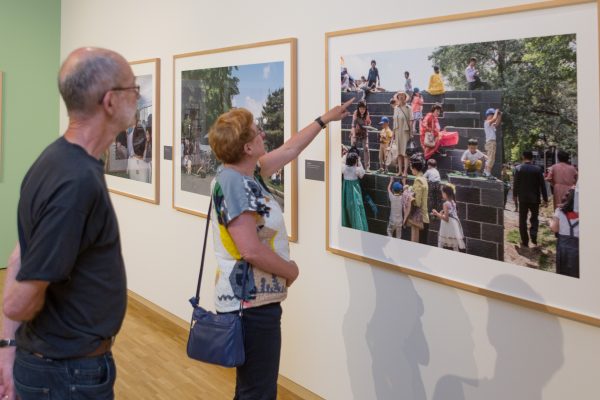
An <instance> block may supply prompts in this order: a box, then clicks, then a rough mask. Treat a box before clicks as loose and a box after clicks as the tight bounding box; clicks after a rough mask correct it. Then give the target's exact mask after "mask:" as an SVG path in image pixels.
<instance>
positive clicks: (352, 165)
mask: <svg viewBox="0 0 600 400" xmlns="http://www.w3.org/2000/svg"><path fill="white" fill-rule="evenodd" d="M342 159H343V160H344V158H342ZM342 175H343V178H344V179H343V181H342V226H345V227H348V228H354V229H358V230H361V231H368V230H369V229H368V226H367V215H366V214H365V206H364V203H363V196H362V190H361V188H360V181H359V180H360V179H361V178H362V177H363V176H364V175H365V169H364V168H363V166H362V164H361V162H360V157H359V156H358V152H357V150H356V148H351V149H350V150H349V151H348V153H347V154H346V156H345V160H344V165H343V166H342Z"/></svg>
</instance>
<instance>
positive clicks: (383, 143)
mask: <svg viewBox="0 0 600 400" xmlns="http://www.w3.org/2000/svg"><path fill="white" fill-rule="evenodd" d="M379 125H382V126H383V127H382V129H381V132H380V133H379V172H387V165H386V163H385V159H386V154H387V152H388V151H389V147H390V144H391V142H392V138H393V137H394V132H392V130H391V129H390V120H389V119H388V117H382V118H381V121H380V122H379Z"/></svg>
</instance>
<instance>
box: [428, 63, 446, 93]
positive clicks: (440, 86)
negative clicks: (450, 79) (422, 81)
mask: <svg viewBox="0 0 600 400" xmlns="http://www.w3.org/2000/svg"><path fill="white" fill-rule="evenodd" d="M427 92H428V93H429V94H431V95H433V96H439V95H442V94H444V93H446V89H445V88H444V80H443V79H442V75H441V74H440V67H438V66H437V65H436V66H434V67H433V74H432V75H431V76H430V77H429V87H428V88H427Z"/></svg>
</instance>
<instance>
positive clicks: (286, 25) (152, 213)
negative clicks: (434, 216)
mask: <svg viewBox="0 0 600 400" xmlns="http://www.w3.org/2000/svg"><path fill="white" fill-rule="evenodd" d="M522 3H525V2H521V1H507V0H479V1H477V2H472V1H454V0H425V1H420V2H411V1H406V0H400V1H399V0H386V1H374V2H365V1H358V0H344V1H315V0H304V1H298V2H288V1H277V0H265V1H262V0H256V1H250V2H242V1H222V2H206V1H198V0H171V1H162V0H146V1H144V2H142V1H136V0H103V1H92V0H62V27H61V59H64V57H65V56H66V55H67V54H68V53H69V52H70V51H71V50H73V49H75V48H77V47H80V46H101V47H106V48H110V49H113V50H116V51H118V52H120V53H121V54H123V55H124V56H125V57H126V58H127V59H128V60H131V61H135V60H142V59H148V58H155V57H158V58H160V59H161V61H162V63H161V104H160V109H161V115H160V117H161V118H160V142H161V143H160V145H161V164H160V205H158V206H156V205H152V204H147V203H144V202H141V201H136V200H133V199H130V198H126V197H122V196H119V195H113V196H112V199H113V202H114V205H115V208H116V211H117V214H118V218H119V224H120V228H121V234H122V242H123V251H124V256H125V261H126V265H127V274H128V283H129V288H130V289H131V290H132V291H134V292H135V293H137V294H139V295H140V296H142V297H144V298H146V299H148V300H149V301H151V302H153V303H155V304H157V305H158V306H160V307H162V308H164V309H165V310H167V311H169V312H171V313H173V314H175V315H177V316H179V317H180V318H182V319H186V320H187V319H188V318H189V316H190V313H191V307H190V305H189V303H188V301H187V299H188V298H189V297H191V296H192V295H193V293H194V290H195V283H196V278H197V271H198V266H199V260H200V253H201V241H202V235H203V229H204V223H205V220H204V219H202V218H199V217H195V216H192V215H188V214H183V213H181V212H178V211H175V210H174V209H173V208H172V203H171V199H172V163H171V161H165V160H162V146H164V145H172V137H173V75H172V73H173V58H172V56H173V55H175V54H180V53H186V52H192V51H199V50H208V49H213V48H220V47H227V46H232V45H238V44H246V43H252V42H259V41H265V40H272V39H280V38H286V37H295V38H297V39H298V121H299V127H302V126H304V125H305V124H308V123H309V122H310V121H312V120H313V119H314V118H315V117H316V116H318V115H320V114H321V113H322V112H323V110H324V107H325V65H324V60H325V46H324V43H325V38H324V34H325V32H329V31H336V30H341V29H348V28H354V27H360V26H365V25H374V24H380V23H387V22H395V21H401V20H410V19H416V18H423V17H434V16H441V15H446V14H450V13H460V12H468V11H477V10H482V9H489V8H498V7H505V6H511V5H517V4H522ZM507 29H510V27H508V26H507ZM472 38H473V40H474V41H477V32H473V36H472ZM415 47H418V43H415ZM358 50H364V51H365V52H368V49H357V53H358V52H359V51H358ZM382 78H383V79H385V77H382ZM66 123H67V119H66V114H65V112H64V109H63V108H61V129H63V130H64V128H65V127H66ZM306 159H311V160H324V159H325V137H324V136H321V137H318V138H317V139H316V140H315V141H314V142H313V144H312V145H311V146H310V147H309V148H308V149H307V150H306V151H305V152H304V153H303V154H302V156H301V157H300V159H299V168H298V170H299V172H298V181H299V190H298V193H299V195H298V204H299V230H298V232H299V241H298V243H295V244H292V245H291V254H292V258H293V259H294V260H295V261H296V262H297V263H298V265H299V266H300V269H301V273H300V277H299V279H298V280H297V281H296V283H295V284H294V285H293V287H292V288H291V289H290V293H289V297H288V300H286V301H285V303H284V317H283V327H282V329H283V349H282V362H281V371H280V372H281V374H282V375H284V376H286V377H287V378H289V379H291V380H293V381H295V382H296V383H298V384H300V385H302V386H304V387H306V388H307V389H309V390H311V391H313V392H315V393H316V394H318V395H320V396H322V397H324V398H326V399H360V400H363V399H398V398H401V399H415V400H421V399H436V400H439V399H444V400H454V399H456V400H458V399H489V400H493V399H498V400H506V399H523V400H534V399H542V398H543V399H548V400H553V399H556V400H564V399H577V400H579V399H582V400H583V399H596V398H598V390H597V387H598V382H599V381H600V328H594V327H592V326H588V325H584V324H581V323H577V322H573V321H570V320H566V319H562V318H558V317H555V316H552V315H549V314H545V313H539V312H536V311H532V310H530V309H526V308H522V307H519V306H516V305H513V304H509V303H505V302H501V301H497V300H493V299H490V298H487V297H482V296H478V295H474V294H471V293H467V292H464V291H461V290H457V289H453V288H451V287H447V286H443V285H440V284H436V283H432V282H429V281H424V280H421V279H416V278H411V277H408V276H406V275H403V274H401V273H399V272H397V271H394V270H391V269H383V268H380V267H376V266H371V265H368V264H364V263H360V262H356V261H352V260H348V259H344V258H342V257H339V256H335V255H332V254H330V253H327V252H326V251H325V219H326V218H325V184H324V183H323V182H318V181H312V180H305V179H304V161H305V160H306ZM208 247H209V248H210V247H211V246H210V243H209V246H208ZM207 261H208V267H207V270H206V272H205V274H206V275H205V276H206V277H207V278H206V281H205V284H204V287H203V297H202V303H203V304H205V305H209V304H211V303H212V282H213V276H214V257H213V255H212V254H209V255H208V258H207ZM472 262H477V259H476V258H472ZM519 285H521V286H522V285H523V283H521V282H519V281H515V282H514V286H515V287H516V288H519ZM519 289H520V290H521V291H524V292H528V293H531V294H532V296H535V288H529V287H521V288H519ZM540 301H543V299H542V298H540Z"/></svg>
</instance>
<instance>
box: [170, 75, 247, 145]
mask: <svg viewBox="0 0 600 400" xmlns="http://www.w3.org/2000/svg"><path fill="white" fill-rule="evenodd" d="M237 68H238V67H223V68H208V69H198V70H192V71H183V72H182V80H183V83H184V84H183V85H182V104H183V108H182V110H181V113H182V115H181V121H182V130H181V131H182V133H183V135H182V136H183V137H184V138H189V139H192V138H195V137H196V136H197V135H198V134H199V132H202V133H203V135H202V136H205V135H206V134H207V133H208V129H209V128H210V127H211V126H212V124H213V123H214V122H215V121H216V119H217V118H218V117H219V115H221V114H223V113H224V112H227V111H229V110H230V109H231V106H232V99H233V96H235V95H237V94H239V88H238V83H239V78H237V77H235V76H233V71H234V69H236V70H237Z"/></svg>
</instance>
